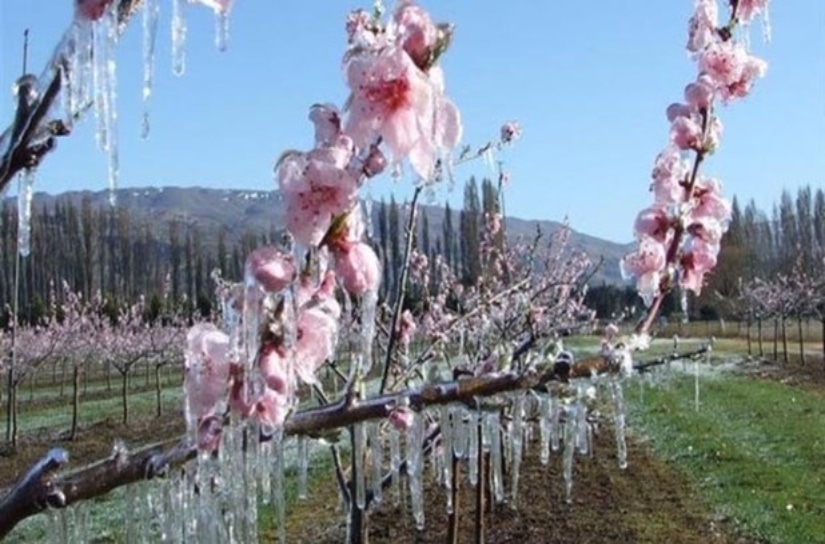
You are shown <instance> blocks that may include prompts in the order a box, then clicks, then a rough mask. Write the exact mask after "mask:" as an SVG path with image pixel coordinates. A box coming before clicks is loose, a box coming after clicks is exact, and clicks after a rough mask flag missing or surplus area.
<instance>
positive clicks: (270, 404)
mask: <svg viewBox="0 0 825 544" xmlns="http://www.w3.org/2000/svg"><path fill="white" fill-rule="evenodd" d="M254 410H255V415H256V416H257V417H258V421H260V422H261V423H263V424H264V425H267V426H269V427H280V426H281V425H283V424H284V420H285V419H286V416H287V413H288V412H289V405H288V403H287V399H286V397H285V396H283V395H281V394H279V393H277V392H276V391H273V390H272V389H269V388H268V387H267V388H266V389H264V392H263V394H262V395H261V396H260V397H259V398H258V400H257V401H256V402H255V406H254Z"/></svg>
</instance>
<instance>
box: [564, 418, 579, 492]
mask: <svg viewBox="0 0 825 544" xmlns="http://www.w3.org/2000/svg"><path fill="white" fill-rule="evenodd" d="M564 415H565V418H564V452H563V453H562V473H563V476H564V492H565V500H566V501H567V502H568V504H569V503H572V502H573V454H574V453H575V451H576V438H575V435H576V414H575V411H574V410H568V411H566V412H565V414H564Z"/></svg>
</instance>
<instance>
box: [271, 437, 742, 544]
mask: <svg viewBox="0 0 825 544" xmlns="http://www.w3.org/2000/svg"><path fill="white" fill-rule="evenodd" d="M530 445H531V446H532V447H531V448H529V449H528V451H527V454H526V459H525V463H524V465H523V467H522V480H521V481H522V484H521V486H520V487H521V490H522V491H521V493H520V496H519V499H518V509H514V508H512V507H511V506H510V505H508V504H498V505H492V508H491V509H490V508H489V506H490V505H489V503H488V510H487V512H486V513H485V517H484V524H485V530H484V535H485V542H488V543H494V544H499V543H501V544H505V543H519V544H528V543H560V542H575V543H605V542H628V543H631V542H632V543H644V542H648V543H662V542H668V543H669V542H679V543H697V544H698V543H703V544H704V543H720V544H721V543H749V542H756V540H753V539H750V538H748V537H747V536H743V535H739V534H738V531H737V528H736V526H735V524H734V522H733V521H731V520H730V519H728V518H726V517H724V516H720V515H715V514H714V513H713V512H711V511H709V510H708V508H707V506H706V505H704V504H703V503H702V501H701V500H700V499H699V498H698V495H697V493H696V491H695V488H694V486H692V485H691V483H690V482H689V481H688V480H687V479H686V477H685V476H684V475H683V474H681V473H679V472H676V471H675V470H673V469H672V468H670V467H669V466H668V465H667V464H666V463H664V462H663V461H662V460H660V459H658V458H656V457H654V456H653V455H652V454H651V453H650V452H649V451H648V449H647V448H646V447H645V446H644V445H643V444H641V443H640V441H638V440H633V439H631V440H630V442H629V444H628V453H629V455H628V457H629V466H628V468H627V469H626V470H620V469H619V468H618V464H617V459H616V454H615V442H614V440H613V436H612V432H608V429H606V428H603V429H602V431H601V432H600V433H599V434H598V435H596V436H595V445H596V447H595V451H594V452H593V454H592V455H591V456H577V457H576V459H575V463H574V483H573V501H572V504H568V503H567V502H566V501H565V497H564V482H563V479H562V473H561V458H560V455H558V454H555V455H553V456H552V457H551V462H550V464H548V466H543V465H542V464H541V462H540V460H539V457H538V451H537V447H536V445H535V443H532V444H530ZM427 473H428V474H431V473H430V471H429V470H428V471H427ZM337 494H338V491H337V489H336V487H335V483H334V482H333V481H332V480H329V481H325V482H323V483H322V484H321V486H320V488H318V489H315V490H314V492H313V494H312V495H311V496H310V497H309V499H308V500H307V501H306V502H304V503H300V505H299V506H297V507H293V508H292V511H291V512H290V513H289V517H288V521H287V529H288V531H287V534H288V535H289V541H290V542H313V543H338V542H342V541H343V540H344V535H345V527H344V526H343V521H342V520H343V519H344V516H343V514H342V512H341V509H340V507H339V506H338V500H337ZM425 497H426V501H427V502H426V510H425V516H426V528H425V530H424V531H423V532H417V531H416V529H415V524H414V522H413V519H412V514H411V512H410V511H409V509H407V508H402V507H400V506H393V505H392V501H389V500H385V502H384V503H383V504H382V505H381V506H380V507H379V508H378V509H377V510H376V511H375V512H373V513H372V514H371V516H370V522H369V529H370V531H369V533H370V539H369V541H370V542H371V543H372V544H385V543H386V544H389V543H393V544H398V543H406V542H410V543H412V542H416V543H436V542H437V543H443V542H446V541H447V540H446V538H447V526H448V525H447V515H446V495H445V491H444V490H443V489H441V488H440V486H439V485H438V484H437V482H436V481H435V479H434V478H433V477H432V476H429V477H428V479H427V481H426V483H425ZM475 500H476V488H474V487H471V486H470V485H469V483H468V481H467V480H466V478H465V479H463V481H462V489H461V493H460V496H459V503H460V505H461V507H460V513H461V514H460V516H459V538H458V541H459V542H474V534H475V532H474V527H475ZM275 540H276V539H275V536H274V535H268V538H267V539H265V541H275Z"/></svg>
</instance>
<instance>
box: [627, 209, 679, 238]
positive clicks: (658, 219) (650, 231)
mask: <svg viewBox="0 0 825 544" xmlns="http://www.w3.org/2000/svg"><path fill="white" fill-rule="evenodd" d="M671 224H672V221H671V218H670V217H669V216H668V214H667V213H666V212H665V210H663V209H662V208H660V207H657V206H652V207H650V208H645V209H644V210H642V211H641V212H639V215H637V216H636V223H635V225H634V231H635V233H636V237H637V238H641V237H645V236H647V237H650V238H653V239H654V240H656V241H657V242H659V243H661V244H664V243H665V242H667V240H668V238H669V234H672V229H671Z"/></svg>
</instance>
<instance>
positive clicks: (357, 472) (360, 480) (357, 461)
mask: <svg viewBox="0 0 825 544" xmlns="http://www.w3.org/2000/svg"><path fill="white" fill-rule="evenodd" d="M364 425H365V423H356V424H355V425H353V426H352V435H353V436H352V438H353V440H352V442H353V447H352V459H353V471H354V474H353V478H355V482H354V485H355V505H356V506H357V507H358V509H359V510H363V509H364V507H365V506H366V504H367V489H366V487H367V481H366V478H365V477H364V469H365V468H366V467H365V466H364V456H365V454H366V444H365V443H364V441H365V437H364Z"/></svg>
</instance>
